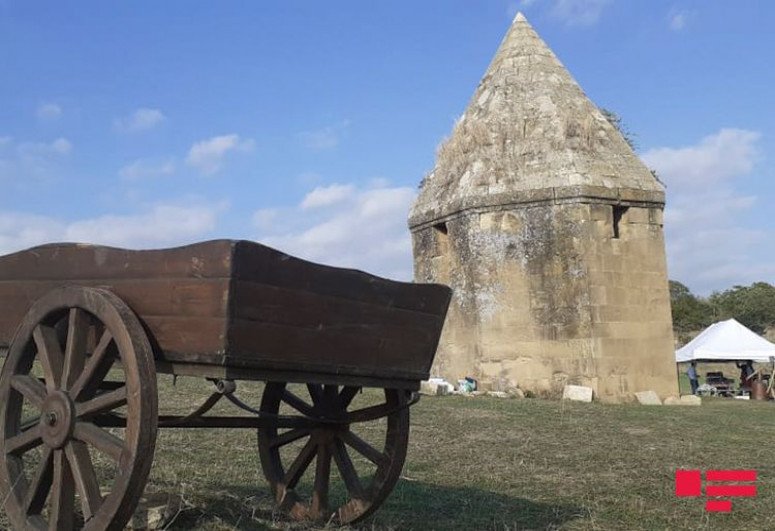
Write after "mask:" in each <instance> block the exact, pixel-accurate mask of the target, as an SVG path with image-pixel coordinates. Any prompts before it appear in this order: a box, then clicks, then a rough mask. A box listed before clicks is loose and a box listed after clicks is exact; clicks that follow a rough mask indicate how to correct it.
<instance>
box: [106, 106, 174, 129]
mask: <svg viewBox="0 0 775 531" xmlns="http://www.w3.org/2000/svg"><path fill="white" fill-rule="evenodd" d="M166 119H167V117H166V116H164V113H162V112H161V111H160V110H159V109H148V108H145V107H142V108H140V109H137V110H136V111H135V112H133V113H132V114H130V115H129V116H126V117H124V118H116V119H115V120H114V121H113V127H114V129H115V130H116V131H121V132H123V133H135V132H138V131H147V130H148V129H153V128H154V127H156V126H157V125H159V124H161V123H162V122H163V121H164V120H166Z"/></svg>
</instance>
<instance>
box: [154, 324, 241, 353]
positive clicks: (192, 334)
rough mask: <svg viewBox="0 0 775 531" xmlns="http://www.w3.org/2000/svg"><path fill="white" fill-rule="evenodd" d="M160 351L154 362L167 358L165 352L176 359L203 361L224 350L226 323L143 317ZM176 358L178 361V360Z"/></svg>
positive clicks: (156, 349) (157, 351) (157, 350)
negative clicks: (175, 356)
mask: <svg viewBox="0 0 775 531" xmlns="http://www.w3.org/2000/svg"><path fill="white" fill-rule="evenodd" d="M141 320H142V321H143V323H144V324H145V325H146V326H147V327H148V329H149V330H150V332H151V334H152V338H151V340H152V342H153V341H154V340H155V342H156V344H157V345H158V347H159V348H154V352H155V353H156V356H157V359H160V360H165V359H167V356H168V354H167V353H168V352H177V353H182V354H180V355H179V356H183V357H186V356H188V357H191V358H196V359H200V358H202V357H204V358H205V359H206V358H208V357H211V358H213V359H216V358H215V357H216V356H217V355H218V354H223V353H224V352H225V350H226V320H225V319H220V318H213V317H146V318H144V319H141ZM178 359H179V358H178Z"/></svg>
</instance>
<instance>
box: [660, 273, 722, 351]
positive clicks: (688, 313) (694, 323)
mask: <svg viewBox="0 0 775 531" xmlns="http://www.w3.org/2000/svg"><path fill="white" fill-rule="evenodd" d="M669 285H670V307H671V310H672V314H673V331H674V332H675V334H676V336H678V340H679V341H680V342H681V343H684V342H685V341H687V340H688V339H689V337H690V336H691V334H692V332H696V331H698V330H702V329H703V328H705V327H706V326H708V325H709V324H710V323H711V322H712V321H713V308H712V307H711V305H710V304H709V303H708V301H706V300H705V299H702V298H700V297H697V296H695V295H694V294H692V292H691V291H690V290H689V288H688V287H686V286H685V285H684V284H681V283H680V282H678V281H676V280H671V281H670V283H669Z"/></svg>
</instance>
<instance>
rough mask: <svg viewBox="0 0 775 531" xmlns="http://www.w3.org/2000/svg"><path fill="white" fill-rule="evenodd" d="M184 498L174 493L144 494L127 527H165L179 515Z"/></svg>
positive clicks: (151, 528)
mask: <svg viewBox="0 0 775 531" xmlns="http://www.w3.org/2000/svg"><path fill="white" fill-rule="evenodd" d="M181 504H182V500H181V498H180V496H177V495H174V494H164V493H151V494H144V495H143V497H142V498H141V499H140V503H139V504H138V505H137V509H136V510H135V513H134V515H132V518H131V520H130V521H129V523H128V524H127V526H126V528H127V529H136V530H140V529H143V530H154V529H164V528H165V527H166V526H167V525H168V524H169V523H171V521H172V520H173V519H174V518H175V516H177V514H178V512H179V511H180V509H181Z"/></svg>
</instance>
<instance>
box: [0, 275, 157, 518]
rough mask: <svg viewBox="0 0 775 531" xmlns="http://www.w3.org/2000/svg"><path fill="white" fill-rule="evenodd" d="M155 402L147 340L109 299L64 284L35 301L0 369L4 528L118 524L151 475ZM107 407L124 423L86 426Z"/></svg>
mask: <svg viewBox="0 0 775 531" xmlns="http://www.w3.org/2000/svg"><path fill="white" fill-rule="evenodd" d="M106 377H108V378H109V380H110V381H109V382H108V381H105V380H106ZM156 400H157V398H156V374H155V366H154V361H153V351H152V350H151V346H150V344H149V342H148V337H147V336H146V334H145V331H144V330H143V327H142V325H141V324H140V322H139V321H138V319H137V317H135V315H134V313H133V312H132V311H131V310H130V309H129V307H128V306H127V305H126V304H124V303H123V302H122V301H121V300H120V299H119V298H118V297H116V296H115V295H114V294H112V293H110V292H109V291H105V290H99V289H93V288H84V287H64V288H59V289H56V290H54V291H51V292H49V293H48V294H46V295H45V296H44V297H42V298H41V299H39V300H38V301H37V302H35V304H34V305H33V306H32V308H31V309H30V311H29V312H28V313H27V315H26V316H25V318H24V320H23V321H22V323H21V325H20V326H19V328H18V330H17V331H16V335H15V337H14V339H13V341H12V342H11V345H10V348H9V350H8V357H7V359H6V362H5V365H4V366H3V370H2V374H0V499H1V500H3V502H4V508H5V510H6V513H7V514H8V517H9V518H10V520H11V522H12V524H13V526H14V527H15V528H17V529H50V530H53V529H57V530H70V529H75V528H81V527H82V528H83V529H88V530H97V529H98V530H103V529H123V527H124V525H125V524H126V522H127V521H128V520H129V518H130V517H131V516H132V512H133V511H134V509H135V506H136V505H137V502H138V500H139V498H140V496H141V495H142V492H143V488H144V486H145V481H146V480H147V478H148V473H149V472H150V468H151V463H152V460H153V450H154V446H155V442H156V422H157V402H156ZM111 411H115V412H117V413H123V414H124V415H125V416H126V429H123V430H111V431H108V430H105V429H102V428H100V427H98V426H97V425H96V424H95V418H94V417H95V415H98V414H106V413H110V412H111ZM76 500H77V501H76Z"/></svg>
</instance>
